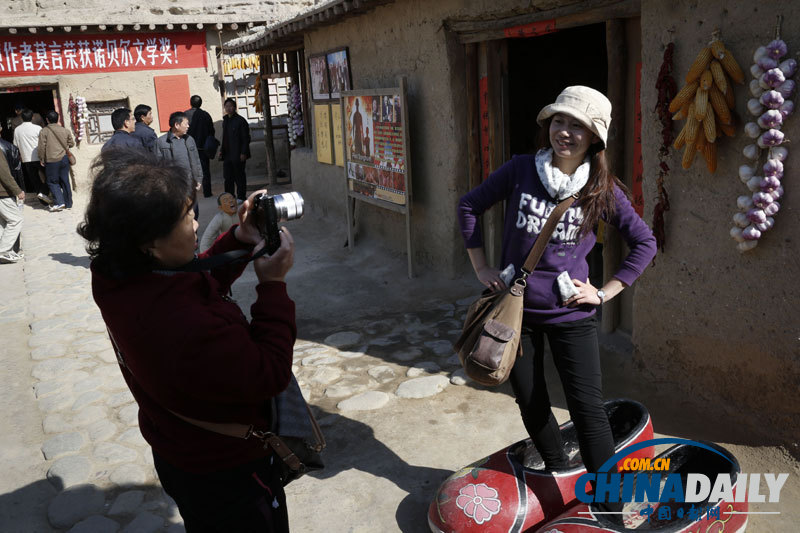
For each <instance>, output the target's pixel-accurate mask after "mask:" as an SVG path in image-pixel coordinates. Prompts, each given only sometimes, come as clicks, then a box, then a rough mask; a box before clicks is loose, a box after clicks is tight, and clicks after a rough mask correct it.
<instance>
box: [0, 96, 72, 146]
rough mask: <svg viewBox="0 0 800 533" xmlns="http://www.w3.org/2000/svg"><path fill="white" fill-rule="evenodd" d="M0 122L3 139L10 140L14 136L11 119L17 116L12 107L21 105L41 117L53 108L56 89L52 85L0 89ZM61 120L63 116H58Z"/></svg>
mask: <svg viewBox="0 0 800 533" xmlns="http://www.w3.org/2000/svg"><path fill="white" fill-rule="evenodd" d="M0 91H3V92H0V124H2V125H3V139H5V140H7V141H9V142H11V141H12V140H13V138H14V133H13V129H14V128H13V123H12V120H13V119H14V118H15V117H16V116H17V115H16V113H15V112H14V108H15V107H16V106H18V105H22V106H24V107H26V108H28V109H30V110H31V111H33V112H34V113H38V114H39V115H41V117H42V118H44V117H45V115H47V112H48V111H51V110H53V109H55V100H56V99H57V91H56V89H55V88H54V87H41V86H36V87H14V88H13V89H10V90H8V89H6V90H2V89H0ZM59 119H62V120H63V117H59Z"/></svg>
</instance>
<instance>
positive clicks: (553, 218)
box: [522, 194, 577, 276]
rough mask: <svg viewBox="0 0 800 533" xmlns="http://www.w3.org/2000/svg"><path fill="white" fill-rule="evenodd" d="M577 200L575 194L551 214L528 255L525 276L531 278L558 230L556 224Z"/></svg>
mask: <svg viewBox="0 0 800 533" xmlns="http://www.w3.org/2000/svg"><path fill="white" fill-rule="evenodd" d="M576 199H577V196H576V195H574V194H573V195H572V196H570V197H569V198H566V199H565V200H562V201H561V202H559V203H558V205H557V206H556V207H555V209H553V212H552V213H550V216H549V217H547V222H545V224H544V228H542V231H541V232H539V236H538V237H537V238H536V242H534V243H533V248H531V251H530V253H528V257H527V259H525V264H524V265H522V272H523V273H524V275H525V276H529V275H530V274H531V272H533V270H534V269H535V268H536V265H537V264H538V263H539V260H540V259H541V258H542V254H544V249H545V247H546V246H547V243H548V242H550V237H551V236H552V235H553V232H554V231H555V229H556V224H558V221H559V220H561V217H562V216H563V215H564V213H565V212H566V211H567V209H569V207H570V206H571V205H572V203H573V202H574V201H575V200H576Z"/></svg>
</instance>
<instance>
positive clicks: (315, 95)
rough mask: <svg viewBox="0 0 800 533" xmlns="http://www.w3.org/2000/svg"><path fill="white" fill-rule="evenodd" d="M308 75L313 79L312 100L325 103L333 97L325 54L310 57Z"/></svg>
mask: <svg viewBox="0 0 800 533" xmlns="http://www.w3.org/2000/svg"><path fill="white" fill-rule="evenodd" d="M308 73H309V76H310V77H311V78H310V79H311V99H312V100H313V101H314V102H323V101H326V100H329V99H330V97H331V86H330V81H329V80H328V62H327V59H326V55H325V54H316V55H313V56H309V57H308Z"/></svg>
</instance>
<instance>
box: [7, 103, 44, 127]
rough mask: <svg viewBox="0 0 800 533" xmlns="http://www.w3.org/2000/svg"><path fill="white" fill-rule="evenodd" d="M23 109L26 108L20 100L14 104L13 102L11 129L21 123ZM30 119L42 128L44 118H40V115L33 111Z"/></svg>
mask: <svg viewBox="0 0 800 533" xmlns="http://www.w3.org/2000/svg"><path fill="white" fill-rule="evenodd" d="M25 109H27V108H26V107H25V104H24V103H22V102H17V103H16V104H14V114H15V116H14V117H13V118H12V119H11V130H12V131H13V130H14V129H16V127H17V126H19V125H20V124H22V121H23V119H22V112H23V111H25ZM31 121H33V123H34V124H36V125H37V126H39V127H40V128H44V126H45V123H44V119H43V118H42V115H40V114H39V113H33V116H31Z"/></svg>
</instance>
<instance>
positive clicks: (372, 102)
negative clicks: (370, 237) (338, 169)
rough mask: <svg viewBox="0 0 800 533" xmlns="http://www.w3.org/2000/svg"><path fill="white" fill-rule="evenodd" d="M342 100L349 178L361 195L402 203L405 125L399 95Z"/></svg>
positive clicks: (404, 184)
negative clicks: (356, 185) (356, 182)
mask: <svg viewBox="0 0 800 533" xmlns="http://www.w3.org/2000/svg"><path fill="white" fill-rule="evenodd" d="M343 100H344V103H345V113H346V115H345V121H344V127H345V133H346V135H345V138H346V142H345V148H346V150H347V160H348V165H349V167H348V179H350V180H353V181H359V182H361V183H360V186H359V187H358V189H359V191H360V192H361V194H367V195H368V196H372V197H374V198H378V199H381V200H385V201H387V202H392V203H395V204H405V203H406V175H405V171H406V155H405V126H404V123H403V120H402V116H403V115H402V110H403V105H402V102H401V101H402V98H401V95H400V94H384V95H363V96H346V97H344V99H343ZM350 169H352V171H351V170H350Z"/></svg>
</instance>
